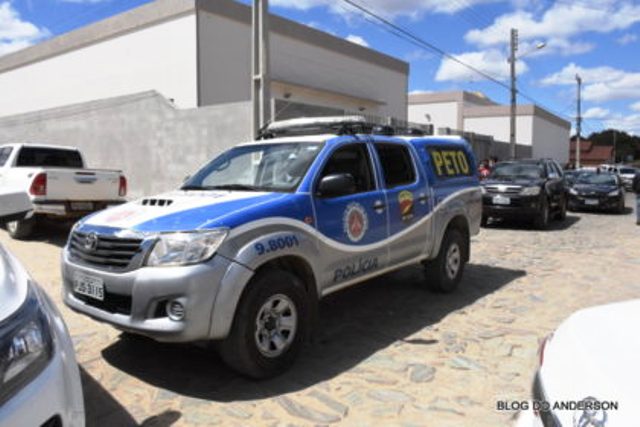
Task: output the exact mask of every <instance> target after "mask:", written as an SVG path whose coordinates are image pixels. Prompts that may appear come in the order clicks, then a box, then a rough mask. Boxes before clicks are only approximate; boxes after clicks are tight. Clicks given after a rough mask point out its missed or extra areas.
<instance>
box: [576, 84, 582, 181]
mask: <svg viewBox="0 0 640 427" xmlns="http://www.w3.org/2000/svg"><path fill="white" fill-rule="evenodd" d="M576 81H577V82H578V115H577V117H576V133H577V137H576V169H580V133H581V132H582V113H581V111H580V109H581V102H582V78H581V77H580V76H579V75H578V74H576Z"/></svg>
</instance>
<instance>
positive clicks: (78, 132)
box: [0, 92, 251, 197]
mask: <svg viewBox="0 0 640 427" xmlns="http://www.w3.org/2000/svg"><path fill="white" fill-rule="evenodd" d="M250 116H251V105H250V104H249V103H247V102H243V103H236V104H225V105H221V106H211V107H204V108H197V109H186V110H181V109H177V108H176V107H175V105H173V104H172V103H170V102H168V101H167V100H166V99H165V98H164V97H163V96H162V95H160V94H158V93H157V92H144V93H140V94H135V95H128V96H122V97H117V98H111V99H106V100H102V101H94V102H89V103H83V104H77V105H72V106H67V107H61V108H54V109H50V110H45V111H41V112H37V113H28V114H22V115H18V116H11V117H4V118H0V144H5V143H9V142H25V143H29V142H38V143H46V144H59V145H71V146H75V147H78V148H80V150H82V152H83V153H84V154H85V157H86V159H87V162H88V165H89V167H92V168H108V169H121V170H123V171H124V173H125V174H126V176H127V178H128V179H129V196H130V197H140V196H143V195H153V194H157V193H160V192H164V191H169V190H174V189H176V188H178V187H179V186H180V185H181V184H182V182H183V180H184V178H185V177H186V176H187V175H191V174H193V173H194V172H196V170H197V169H198V168H199V167H200V166H202V165H203V164H205V163H207V162H208V161H209V160H210V159H212V158H213V157H214V156H215V155H216V154H218V153H220V152H222V151H223V150H225V149H227V148H229V147H232V146H234V145H236V144H238V143H239V142H243V141H248V140H250V137H251V135H250V127H249V126H247V125H246V123H247V121H248V119H249V117H250Z"/></svg>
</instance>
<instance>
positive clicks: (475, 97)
mask: <svg viewBox="0 0 640 427" xmlns="http://www.w3.org/2000/svg"><path fill="white" fill-rule="evenodd" d="M438 102H469V103H472V104H477V105H498V104H497V103H495V102H494V101H492V100H491V99H489V98H487V97H486V96H485V95H484V94H483V93H481V92H467V91H466V90H465V91H463V90H459V91H452V92H414V93H410V94H409V105H411V104H435V103H438Z"/></svg>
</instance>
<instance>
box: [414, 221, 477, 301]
mask: <svg viewBox="0 0 640 427" xmlns="http://www.w3.org/2000/svg"><path fill="white" fill-rule="evenodd" d="M468 243H469V242H468V241H466V240H465V237H464V235H463V233H462V232H460V230H457V229H450V230H448V231H447V232H446V234H445V235H444V238H443V239H442V245H441V246H440V252H439V253H438V256H437V257H436V258H435V259H434V260H431V261H429V262H428V263H426V264H425V273H426V276H427V277H426V284H427V287H429V289H431V290H432V291H434V292H439V293H451V292H453V291H455V290H456V289H457V287H458V285H459V284H460V280H462V274H463V273H464V267H465V264H466V262H467V258H468V257H467V254H466V250H467V249H466V248H467V247H468Z"/></svg>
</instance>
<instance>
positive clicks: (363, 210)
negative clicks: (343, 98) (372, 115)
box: [314, 142, 388, 293]
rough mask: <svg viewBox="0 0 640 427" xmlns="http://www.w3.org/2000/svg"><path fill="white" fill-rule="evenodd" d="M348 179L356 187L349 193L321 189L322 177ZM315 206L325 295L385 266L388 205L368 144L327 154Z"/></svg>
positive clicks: (355, 143) (343, 147)
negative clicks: (378, 183) (379, 186)
mask: <svg viewBox="0 0 640 427" xmlns="http://www.w3.org/2000/svg"><path fill="white" fill-rule="evenodd" d="M345 175H346V176H348V177H351V178H352V179H353V183H354V184H355V185H354V186H353V188H352V189H351V191H347V193H346V194H337V195H326V194H322V193H321V192H320V191H319V190H318V188H319V186H320V183H321V182H322V181H323V179H325V178H327V177H329V178H331V177H339V176H343V177H344V176H345ZM351 178H350V179H351ZM314 207H315V215H316V224H317V229H318V231H319V239H318V244H319V248H320V252H321V253H322V254H323V255H322V256H323V259H322V260H321V262H322V264H323V265H324V266H325V267H324V268H323V275H324V276H323V277H322V278H321V279H320V280H321V286H323V293H324V292H326V291H327V290H329V289H331V288H334V287H340V285H344V284H346V283H348V282H354V281H357V280H358V279H361V278H362V277H364V276H367V275H369V274H372V273H374V272H375V271H376V270H379V269H382V268H384V267H385V266H386V265H387V260H388V248H387V246H386V245H385V242H384V240H385V239H386V238H387V236H388V232H387V209H386V201H385V197H384V193H383V192H382V190H381V189H379V188H378V186H377V184H376V180H375V174H374V168H373V163H372V158H371V152H370V150H369V147H368V145H367V143H365V142H353V143H347V144H346V145H341V146H339V147H337V148H336V149H335V151H333V153H331V154H330V155H329V157H328V159H327V161H326V163H325V164H324V166H323V167H322V169H321V172H320V174H319V175H318V176H317V177H316V179H315V180H314Z"/></svg>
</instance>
